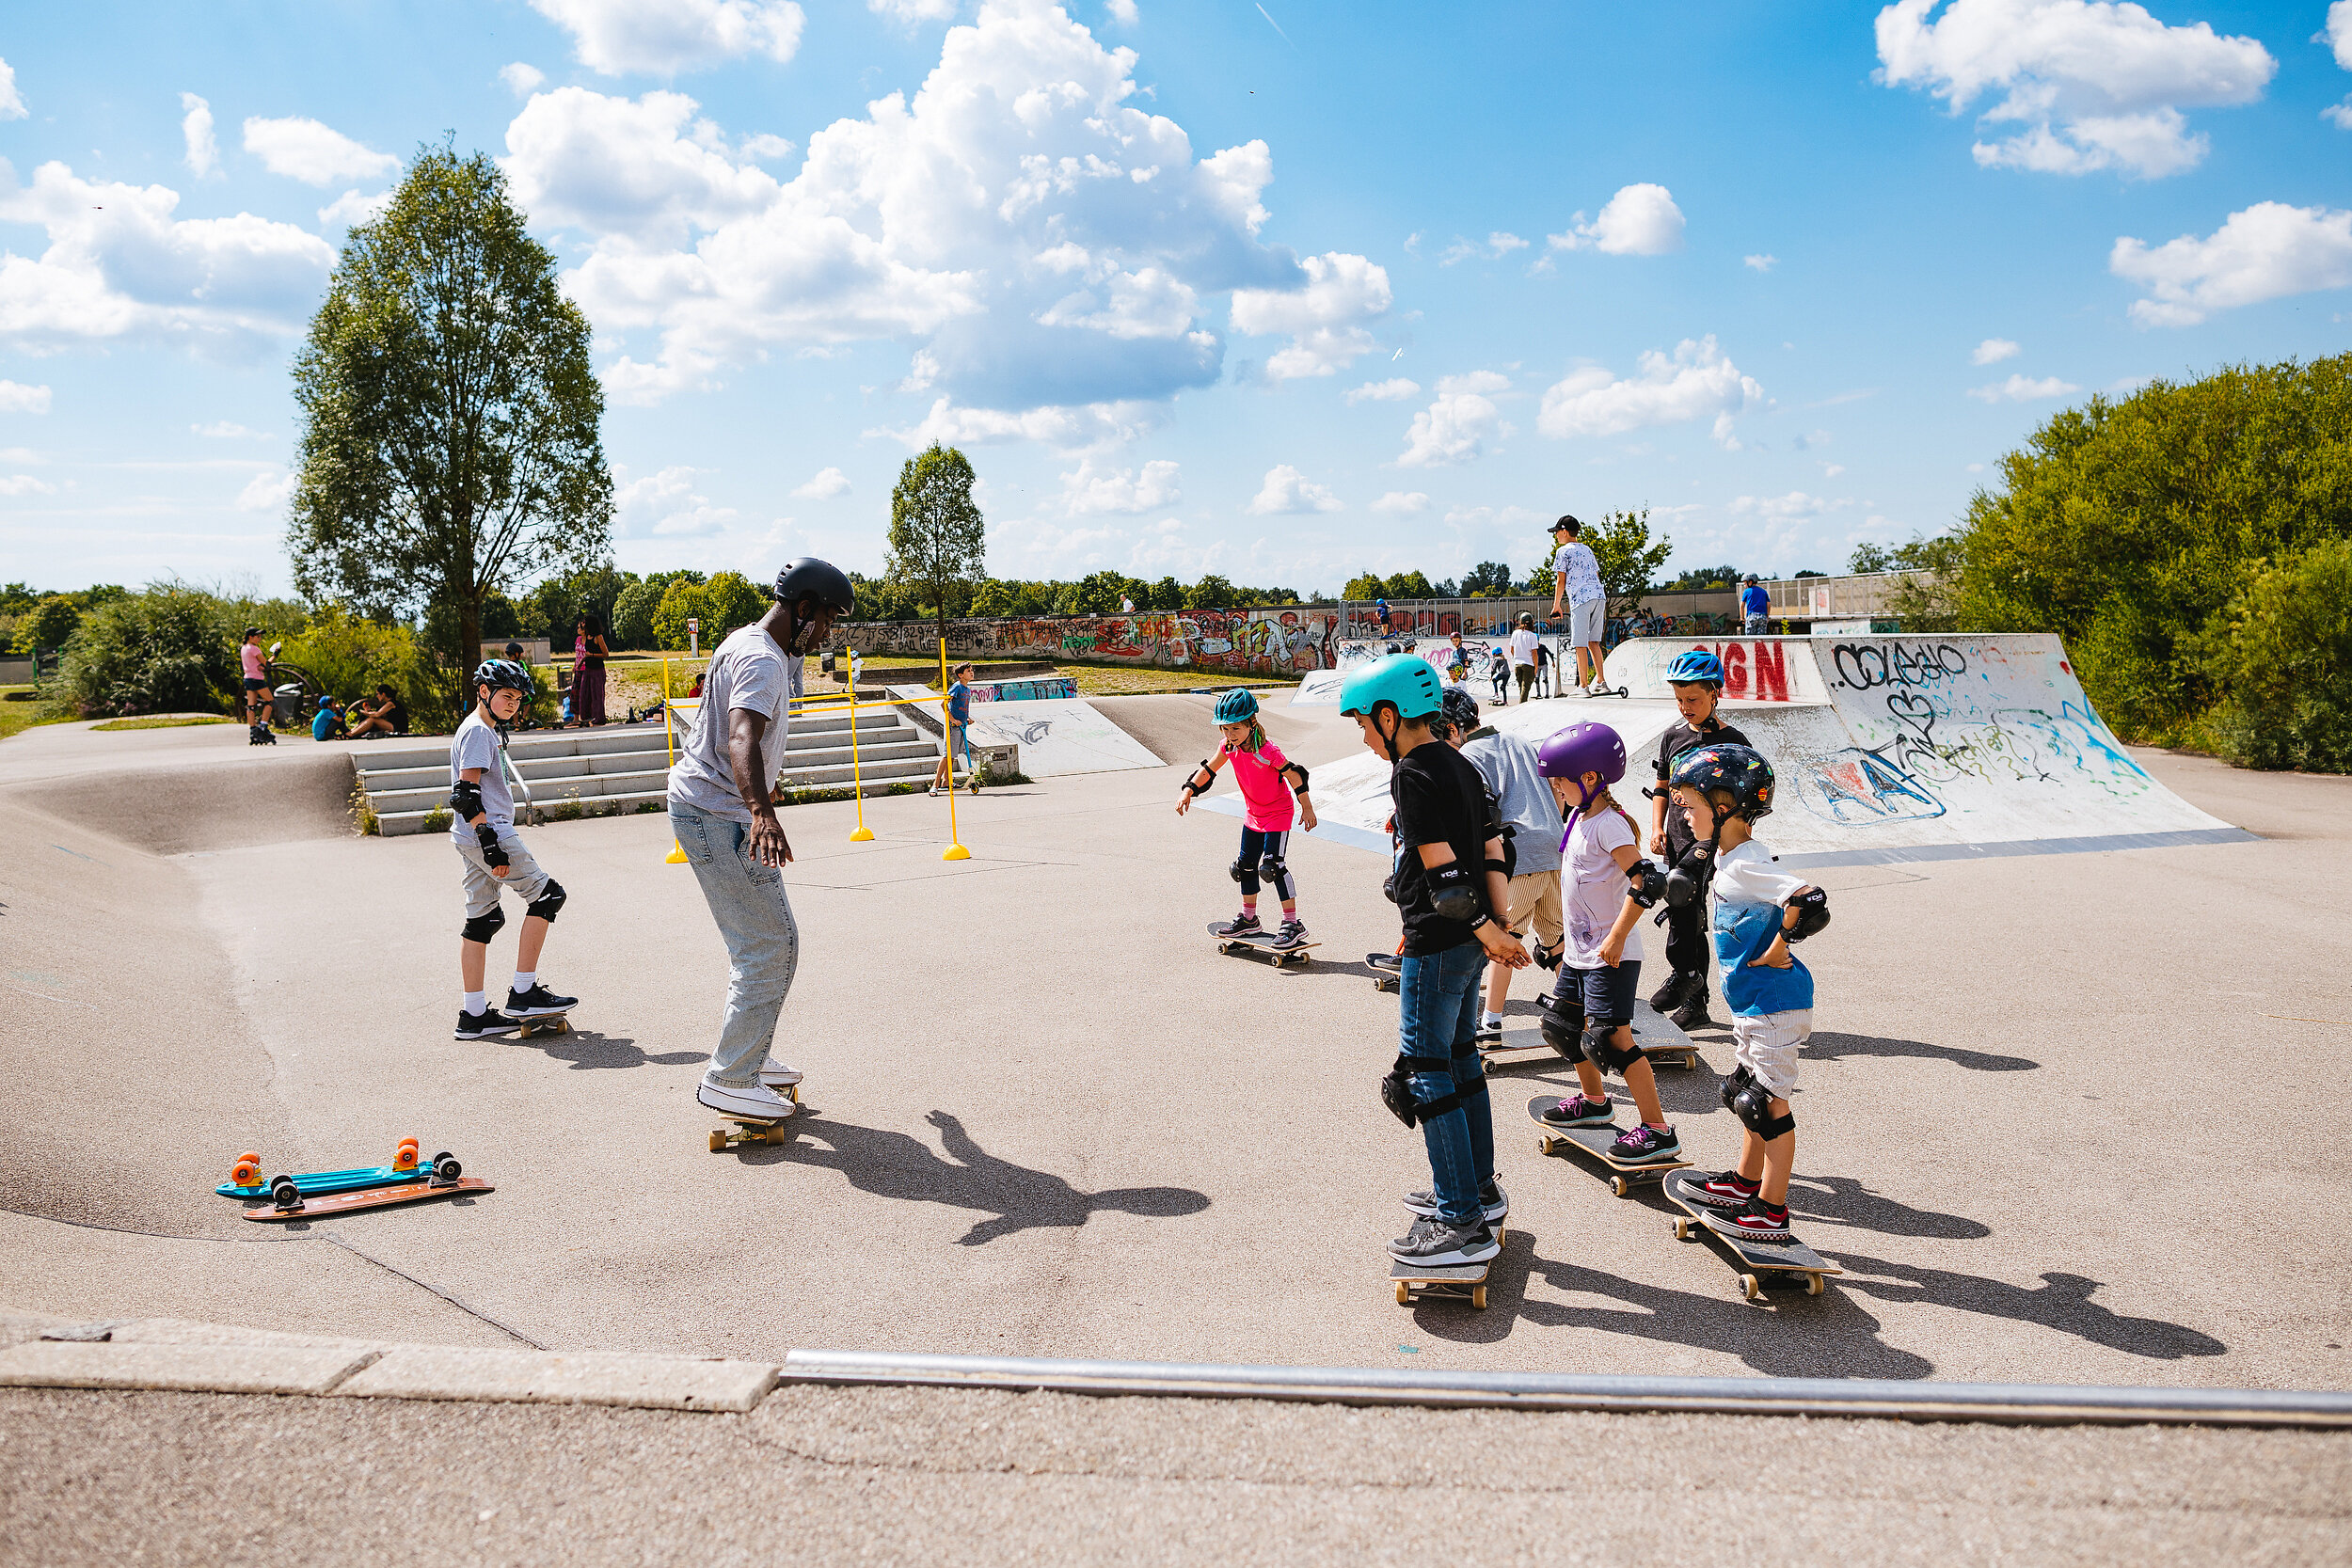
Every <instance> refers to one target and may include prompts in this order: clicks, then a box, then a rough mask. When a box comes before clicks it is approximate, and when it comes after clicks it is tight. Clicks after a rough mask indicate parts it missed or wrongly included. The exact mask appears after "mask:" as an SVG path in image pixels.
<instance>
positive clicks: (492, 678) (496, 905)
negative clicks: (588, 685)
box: [449, 658, 580, 1040]
mask: <svg viewBox="0 0 2352 1568" xmlns="http://www.w3.org/2000/svg"><path fill="white" fill-rule="evenodd" d="M473 681H474V698H475V701H474V708H473V711H472V712H471V713H469V714H468V715H466V721H465V722H464V723H462V724H460V725H458V726H457V733H456V734H455V735H454V736H451V737H450V743H449V783H450V791H449V808H450V825H449V835H450V841H451V843H452V844H453V845H454V846H455V847H456V850H457V855H458V858H459V859H460V860H461V861H463V862H464V863H465V877H466V924H465V925H464V926H463V927H461V928H460V930H459V934H458V942H457V962H458V970H459V972H460V973H461V974H463V975H464V977H465V991H466V1002H465V1006H464V1007H463V1008H462V1009H461V1010H460V1011H459V1013H458V1015H457V1038H459V1039H461V1040H478V1039H486V1038H488V1037H492V1036H498V1035H511V1034H513V1033H515V1031H516V1029H518V1028H520V1027H521V1026H522V1025H523V1024H524V1023H526V1022H530V1021H531V1020H532V1019H534V1018H560V1017H561V1016H563V1015H564V1013H567V1012H569V1011H571V1010H572V1008H573V1007H575V1006H579V1004H580V998H578V997H577V996H558V995H556V994H555V993H554V992H553V991H551V990H548V988H547V987H545V986H543V985H541V984H540V983H539V973H538V971H539V949H540V948H541V947H542V946H543V945H544V944H545V943H546V942H547V940H548V927H549V926H550V925H552V924H554V921H555V916H556V911H559V910H561V909H563V907H564V884H563V883H561V882H559V881H557V880H556V879H554V878H552V877H550V876H548V874H547V873H546V872H544V871H542V870H540V869H539V863H538V862H537V861H535V860H533V859H532V858H531V851H530V850H529V849H526V848H524V847H523V841H522V839H521V838H520V837H519V836H517V835H516V832H515V797H514V795H513V793H512V792H511V791H510V790H509V789H508V788H507V786H506V758H505V755H504V752H505V750H506V728H507V726H508V725H509V724H511V723H513V722H514V720H515V715H516V711H517V710H519V709H520V708H521V707H522V705H523V704H524V702H525V701H526V700H528V698H529V696H530V693H531V673H530V672H529V671H528V670H525V669H524V668H523V667H522V666H521V665H519V664H516V662H514V661H513V660H512V659H504V658H485V659H484V660H483V661H482V664H481V666H480V668H478V669H476V670H475V671H474V673H473ZM501 893H512V894H514V895H515V896H516V897H517V898H520V899H521V900H522V901H523V928H522V934H521V935H520V937H518V938H517V939H516V946H515V984H514V986H513V988H512V989H511V990H508V991H507V993H506V1007H505V1010H504V1011H502V1012H501V1010H500V1009H498V1008H496V1007H493V1006H490V1005H489V994H488V992H486V991H485V990H484V989H483V980H484V977H485V974H487V972H488V970H489V967H490V939H491V937H493V936H495V935H497V934H498V929H499V927H501V926H503V925H505V924H506V911H505V909H504V908H503V907H502V906H501V903H500V895H501Z"/></svg>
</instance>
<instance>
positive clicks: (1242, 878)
mask: <svg viewBox="0 0 2352 1568" xmlns="http://www.w3.org/2000/svg"><path fill="white" fill-rule="evenodd" d="M1225 869H1226V870H1228V871H1230V872H1232V875H1233V880H1235V881H1237V882H1246V881H1248V879H1249V863H1248V861H1245V860H1236V861H1234V862H1233V863H1232V864H1231V865H1229V866H1227V867H1226V868H1225Z"/></svg>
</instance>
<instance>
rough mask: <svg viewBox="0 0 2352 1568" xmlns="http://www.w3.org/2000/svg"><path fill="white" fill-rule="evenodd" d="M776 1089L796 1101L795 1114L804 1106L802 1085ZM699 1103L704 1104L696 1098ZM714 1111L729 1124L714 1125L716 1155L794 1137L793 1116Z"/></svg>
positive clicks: (712, 1142) (712, 1147)
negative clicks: (789, 1129) (722, 1125)
mask: <svg viewBox="0 0 2352 1568" xmlns="http://www.w3.org/2000/svg"><path fill="white" fill-rule="evenodd" d="M776 1092H777V1093H778V1094H780V1095H782V1096H784V1098H785V1099H787V1100H788V1101H791V1102H792V1111H793V1115H794V1116H798V1115H799V1114H800V1108H801V1085H798V1084H787V1085H784V1087H782V1088H780V1089H778V1090H777V1091H776ZM695 1103H696V1104H698V1105H701V1104H702V1102H701V1101H695ZM702 1108H703V1109H704V1110H706V1111H708V1110H710V1107H709V1106H707V1105H703V1107H702ZM713 1114H714V1115H715V1116H717V1117H718V1118H719V1119H720V1120H721V1121H723V1122H726V1123H728V1124H729V1126H728V1127H714V1128H712V1129H711V1130H710V1152H711V1153H713V1154H723V1153H725V1152H726V1151H727V1150H728V1149H730V1148H734V1147H735V1146H736V1145H737V1144H780V1143H788V1142H790V1141H791V1138H792V1134H791V1133H790V1132H787V1131H786V1129H787V1128H788V1127H790V1126H791V1124H792V1117H739V1116H737V1115H735V1114H734V1113H733V1112H732V1111H718V1112H714V1113H713ZM730 1128H731V1129H732V1130H731V1131H730Z"/></svg>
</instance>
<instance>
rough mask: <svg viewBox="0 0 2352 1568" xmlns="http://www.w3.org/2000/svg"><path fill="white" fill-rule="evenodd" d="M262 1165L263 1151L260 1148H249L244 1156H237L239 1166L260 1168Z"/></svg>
mask: <svg viewBox="0 0 2352 1568" xmlns="http://www.w3.org/2000/svg"><path fill="white" fill-rule="evenodd" d="M261 1163H262V1151H261V1150H260V1149H258V1148H248V1149H246V1151H245V1152H244V1153H243V1154H240V1155H238V1156H237V1164H241V1165H253V1166H257V1167H258V1166H259V1165H260V1164H261Z"/></svg>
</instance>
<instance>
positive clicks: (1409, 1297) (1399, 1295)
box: [1396, 1279, 1413, 1307]
mask: <svg viewBox="0 0 2352 1568" xmlns="http://www.w3.org/2000/svg"><path fill="white" fill-rule="evenodd" d="M1396 1304H1397V1305H1398V1306H1399V1307H1410V1306H1412V1305H1413V1288H1412V1287H1411V1286H1409V1285H1407V1284H1406V1283H1405V1281H1403V1280H1401V1279H1400V1280H1398V1281H1397V1282H1396Z"/></svg>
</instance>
